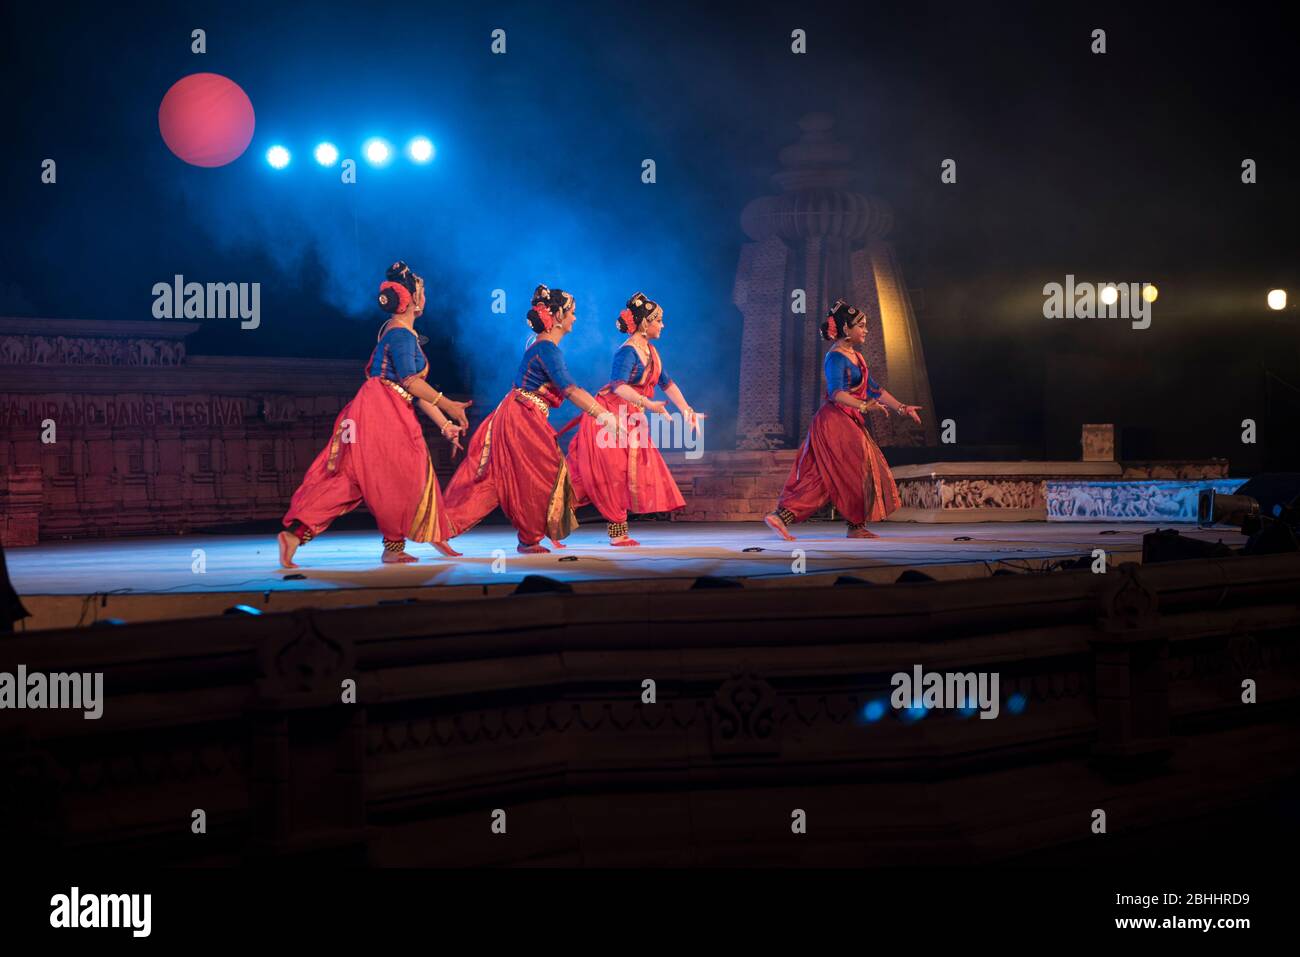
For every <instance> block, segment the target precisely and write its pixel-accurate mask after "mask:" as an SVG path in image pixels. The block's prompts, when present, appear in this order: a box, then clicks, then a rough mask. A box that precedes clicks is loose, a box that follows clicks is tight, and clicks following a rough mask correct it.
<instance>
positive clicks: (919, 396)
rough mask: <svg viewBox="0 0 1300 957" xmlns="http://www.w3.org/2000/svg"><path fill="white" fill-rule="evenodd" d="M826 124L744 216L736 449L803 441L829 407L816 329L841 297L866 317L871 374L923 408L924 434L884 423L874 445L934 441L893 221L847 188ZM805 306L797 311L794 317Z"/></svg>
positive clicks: (821, 122)
mask: <svg viewBox="0 0 1300 957" xmlns="http://www.w3.org/2000/svg"><path fill="white" fill-rule="evenodd" d="M833 125H834V120H833V119H832V118H831V117H830V116H828V115H826V114H824V113H814V114H809V115H808V116H805V117H804V118H803V119H802V120H800V121H799V126H800V129H801V130H802V131H803V136H802V138H801V139H800V140H799V142H797V143H795V144H793V145H791V146H787V147H786V148H785V149H783V150H782V151H781V153H780V162H781V165H782V169H781V170H780V171H779V172H777V173H776V174H775V175H774V176H773V177H772V180H773V182H774V183H775V184H776V185H777V186H778V187H780V189H781V193H780V194H779V195H776V196H760V197H759V198H757V199H755V200H753V201H752V202H750V203H749V205H747V206H746V207H745V209H744V211H743V212H742V213H741V216H740V222H741V227H742V228H743V229H744V231H745V233H746V235H748V236H749V238H750V239H751V240H752V242H749V243H746V244H745V245H744V246H743V247H742V249H741V253H740V263H739V265H738V267H737V270H736V282H735V287H734V292H733V301H734V302H735V304H736V306H737V308H739V309H740V311H741V313H742V314H743V316H744V330H745V331H744V340H743V342H742V346H741V360H740V409H739V416H738V419H737V443H738V446H739V447H740V448H742V449H769V448H791V447H793V446H795V445H797V444H798V443H799V441H800V440H801V439H802V437H803V434H804V433H805V432H806V431H807V429H808V423H809V422H810V421H811V419H812V416H813V414H814V413H815V412H816V410H817V409H818V407H820V405H821V404H822V401H823V400H824V392H825V389H824V385H823V381H822V359H823V357H824V355H825V347H826V343H824V342H823V341H822V340H821V338H820V336H819V334H818V327H819V326H820V324H821V320H822V318H823V317H824V316H825V314H826V310H827V308H828V307H829V306H830V304H831V303H833V302H834V301H835V300H836V299H838V298H840V297H844V298H846V299H849V300H850V301H853V302H855V303H856V304H858V305H861V306H864V307H866V308H867V309H868V311H869V312H870V313H871V314H872V320H871V322H872V325H871V327H870V328H869V336H868V339H867V344H866V355H867V360H868V366H869V368H870V370H871V374H872V376H873V377H875V378H876V379H877V380H878V381H880V382H881V383H882V384H884V385H885V386H886V387H887V388H888V389H889V391H890V392H892V393H893V394H894V395H896V396H898V397H899V398H900V399H902V400H903V401H905V402H909V403H912V404H915V405H920V406H923V407H924V408H925V415H924V416H923V421H924V422H925V425H924V426H923V427H919V428H918V427H917V426H915V425H912V424H911V423H904V422H902V421H901V420H900V421H898V422H892V421H891V422H889V423H888V424H886V425H884V426H882V428H881V430H880V431H879V432H878V439H879V440H880V444H881V445H921V444H928V445H934V444H936V443H937V433H936V430H935V424H934V423H935V419H934V404H933V402H932V400H931V396H930V383H929V378H928V376H927V375H926V372H925V357H924V355H923V354H922V351H921V341H920V335H919V333H918V331H917V326H916V317H915V315H914V314H913V312H912V307H911V303H910V301H909V298H908V295H907V288H906V286H904V285H903V281H902V274H901V271H900V269H899V266H898V262H897V260H896V259H895V258H894V255H893V251H892V249H891V247H890V246H889V244H888V243H886V242H885V241H884V237H885V236H886V234H888V232H889V229H890V227H891V226H892V225H893V213H892V211H891V210H890V209H889V207H888V205H886V204H885V203H884V202H883V201H881V200H879V199H875V198H868V197H867V196H864V195H863V194H861V193H858V192H854V191H853V190H852V189H851V188H850V186H851V184H852V182H853V180H854V178H855V173H854V171H853V169H852V168H851V166H850V161H851V159H852V151H851V150H850V149H849V147H847V146H845V145H843V144H841V143H838V142H836V141H835V139H834V137H833V135H832V134H831V132H830V130H831V127H832V126H833ZM800 291H801V292H802V297H800V296H798V293H799V292H800ZM800 298H801V300H802V303H803V306H804V311H802V312H795V311H794V310H795V308H796V303H797V301H799V300H800ZM871 418H872V419H879V418H880V417H878V416H873V417H871ZM873 424H879V423H873Z"/></svg>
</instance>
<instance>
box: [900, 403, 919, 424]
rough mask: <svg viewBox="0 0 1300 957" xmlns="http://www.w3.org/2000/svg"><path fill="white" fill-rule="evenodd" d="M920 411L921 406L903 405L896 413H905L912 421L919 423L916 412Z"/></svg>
mask: <svg viewBox="0 0 1300 957" xmlns="http://www.w3.org/2000/svg"><path fill="white" fill-rule="evenodd" d="M920 411H921V407H920V406H919V405H905V406H903V407H902V408H900V409H899V410H898V414H899V415H905V416H907V417H908V418H909V419H911V420H912V421H913V422H915V423H916V424H917V425H920V424H921V417H920V416H919V415H917V413H918V412H920Z"/></svg>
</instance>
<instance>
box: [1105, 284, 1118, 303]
mask: <svg viewBox="0 0 1300 957" xmlns="http://www.w3.org/2000/svg"><path fill="white" fill-rule="evenodd" d="M1101 301H1102V302H1104V303H1105V304H1106V305H1108V306H1113V305H1115V303H1117V302H1119V290H1118V289H1116V288H1115V284H1114V283H1107V284H1106V288H1105V289H1103V290H1102V291H1101Z"/></svg>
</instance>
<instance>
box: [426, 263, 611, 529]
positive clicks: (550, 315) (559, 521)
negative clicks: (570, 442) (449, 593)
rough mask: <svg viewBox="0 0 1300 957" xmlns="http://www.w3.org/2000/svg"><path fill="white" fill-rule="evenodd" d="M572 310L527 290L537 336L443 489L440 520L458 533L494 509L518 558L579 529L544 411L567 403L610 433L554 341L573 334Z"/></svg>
mask: <svg viewBox="0 0 1300 957" xmlns="http://www.w3.org/2000/svg"><path fill="white" fill-rule="evenodd" d="M574 307H575V302H574V299H573V296H571V295H570V294H569V293H567V292H565V291H564V290H563V289H549V288H548V287H546V286H538V287H537V289H536V290H535V291H534V292H533V299H532V308H530V309H529V310H528V316H527V321H528V325H529V327H530V328H531V329H532V330H533V332H535V333H536V334H537V335H536V339H535V341H534V342H533V343H532V344H531V345H529V346H528V348H527V349H526V350H525V351H524V356H523V359H522V360H521V361H520V363H519V371H518V372H517V373H516V375H515V379H514V385H513V387H512V388H511V390H510V391H509V392H507V393H506V395H505V398H503V399H502V400H501V402H500V404H498V405H497V407H496V408H495V409H494V410H492V412H491V413H490V414H489V415H488V417H487V418H486V419H484V420H483V421H482V423H480V424H479V426H478V428H477V429H476V430H475V432H474V435H473V436H472V437H471V438H470V443H469V448H468V450H467V452H466V455H465V461H463V462H462V463H461V464H460V468H458V469H457V470H456V474H455V475H453V476H452V479H451V482H450V483H449V484H448V485H447V491H446V494H445V495H444V501H445V502H446V509H447V516H448V518H449V520H450V521H451V523H452V524H453V525H454V526H455V528H456V529H457V534H460V533H463V532H467V531H469V530H470V529H471V528H473V527H474V526H475V525H477V524H478V523H479V522H480V521H482V520H483V519H484V518H485V517H486V516H487V514H488V513H489V512H491V511H492V510H493V509H494V508H496V507H498V506H500V508H501V511H502V512H504V513H505V516H506V518H508V519H509V520H510V523H511V524H512V525H514V527H515V531H516V533H517V535H518V538H519V544H518V546H517V547H518V550H519V551H520V552H523V553H525V554H531V553H535V552H547V551H550V549H548V548H547V547H546V546H544V545H542V544H541V541H542V538H543V537H547V538H550V540H551V543H552V544H553V545H555V546H556V547H557V548H563V547H564V546H563V545H561V544H560V540H561V539H563V538H565V537H566V536H568V535H569V533H570V532H572V531H573V530H574V529H575V528H577V527H578V518H577V516H576V515H575V514H574V511H573V509H574V495H573V485H572V482H571V481H570V479H569V468H568V465H567V463H566V462H565V460H564V454H563V453H562V452H561V451H560V445H559V442H558V441H557V439H556V434H555V430H554V429H553V428H552V427H551V425H550V424H549V422H548V418H549V416H550V412H551V409H554V408H558V407H559V406H561V405H563V404H564V400H565V399H568V400H569V401H570V402H572V403H573V404H574V405H576V406H577V407H578V408H580V409H582V410H583V411H584V412H586V413H588V414H589V415H591V416H593V417H595V418H597V419H599V420H600V421H601V423H602V424H603V425H604V426H605V427H607V428H609V429H611V430H614V431H616V430H617V420H616V419H615V418H614V417H613V416H612V415H610V413H609V412H608V411H606V410H605V409H604V408H603V407H601V406H600V405H599V404H597V402H596V400H595V399H594V398H593V397H592V395H591V393H590V392H587V391H586V390H585V389H583V388H582V387H580V386H579V385H578V384H577V383H576V382H574V381H573V377H572V376H571V375H569V370H568V369H567V368H565V365H564V355H563V353H561V351H560V346H559V343H560V340H562V339H563V338H564V337H565V336H566V335H568V334H569V332H570V331H571V330H572V329H573V323H574Z"/></svg>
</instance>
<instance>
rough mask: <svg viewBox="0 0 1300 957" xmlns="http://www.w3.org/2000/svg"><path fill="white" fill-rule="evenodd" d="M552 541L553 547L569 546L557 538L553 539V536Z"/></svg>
mask: <svg viewBox="0 0 1300 957" xmlns="http://www.w3.org/2000/svg"><path fill="white" fill-rule="evenodd" d="M550 541H551V547H552V548H568V546H567V545H565V544H564V543H563V542H557V541H556V540H555V539H553V538H552V539H551V540H550Z"/></svg>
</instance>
